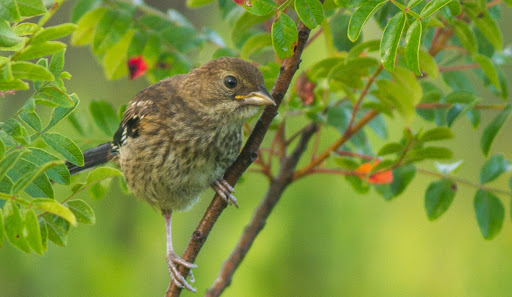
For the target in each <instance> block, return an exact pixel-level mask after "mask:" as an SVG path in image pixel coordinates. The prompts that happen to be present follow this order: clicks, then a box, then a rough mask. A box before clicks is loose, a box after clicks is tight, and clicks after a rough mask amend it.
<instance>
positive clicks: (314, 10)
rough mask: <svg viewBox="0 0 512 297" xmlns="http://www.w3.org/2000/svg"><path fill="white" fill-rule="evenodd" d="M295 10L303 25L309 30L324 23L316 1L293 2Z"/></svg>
mask: <svg viewBox="0 0 512 297" xmlns="http://www.w3.org/2000/svg"><path fill="white" fill-rule="evenodd" d="M295 10H296V11H297V14H298V15H299V18H300V19H301V21H302V22H303V23H304V25H306V26H307V27H308V28H310V29H314V28H316V26H318V25H320V24H321V23H322V22H323V21H324V10H323V7H322V4H321V3H320V1H318V0H295Z"/></svg>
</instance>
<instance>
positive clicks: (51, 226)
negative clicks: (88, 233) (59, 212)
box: [43, 213, 69, 246]
mask: <svg viewBox="0 0 512 297" xmlns="http://www.w3.org/2000/svg"><path fill="white" fill-rule="evenodd" d="M43 219H44V220H45V222H46V227H47V230H48V239H50V240H51V241H52V242H53V243H55V244H57V245H60V246H65V245H66V243H67V240H68V231H69V222H68V221H66V220H64V219H63V218H61V217H59V216H56V215H53V214H49V213H47V214H45V215H43Z"/></svg>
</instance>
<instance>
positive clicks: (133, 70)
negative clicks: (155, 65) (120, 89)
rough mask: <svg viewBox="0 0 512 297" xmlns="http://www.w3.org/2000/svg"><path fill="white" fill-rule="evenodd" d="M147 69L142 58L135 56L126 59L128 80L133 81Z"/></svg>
mask: <svg viewBox="0 0 512 297" xmlns="http://www.w3.org/2000/svg"><path fill="white" fill-rule="evenodd" d="M147 69H148V64H146V61H144V58H143V57H142V56H137V57H133V58H130V59H128V71H130V79H131V80H134V79H136V78H137V77H139V76H142V75H144V73H146V70H147Z"/></svg>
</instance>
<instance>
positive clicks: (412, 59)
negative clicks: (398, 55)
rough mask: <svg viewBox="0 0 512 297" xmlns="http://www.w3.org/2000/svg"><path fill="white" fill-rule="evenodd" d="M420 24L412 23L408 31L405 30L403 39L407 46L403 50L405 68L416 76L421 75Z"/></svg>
mask: <svg viewBox="0 0 512 297" xmlns="http://www.w3.org/2000/svg"><path fill="white" fill-rule="evenodd" d="M421 32H422V28H421V22H420V21H414V22H413V23H412V24H411V25H410V26H409V30H407V35H406V37H405V43H406V44H407V48H406V50H405V60H406V62H407V66H409V69H411V70H412V71H413V72H414V73H416V74H417V75H422V74H421V70H420V58H419V51H420V43H421Z"/></svg>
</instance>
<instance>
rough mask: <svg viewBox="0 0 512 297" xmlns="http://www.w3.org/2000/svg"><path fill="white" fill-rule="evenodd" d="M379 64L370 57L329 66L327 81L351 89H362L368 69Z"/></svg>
mask: <svg viewBox="0 0 512 297" xmlns="http://www.w3.org/2000/svg"><path fill="white" fill-rule="evenodd" d="M378 64H379V62H378V61H377V60H375V59H374V58H371V57H360V58H356V59H352V60H349V61H346V63H340V64H337V65H335V66H333V65H331V69H330V73H329V77H328V78H329V80H330V81H332V80H334V81H338V82H341V83H343V84H345V85H347V86H349V87H351V88H356V89H362V88H363V87H364V84H363V77H367V76H368V75H369V74H370V71H369V68H371V67H375V66H377V65H378Z"/></svg>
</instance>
